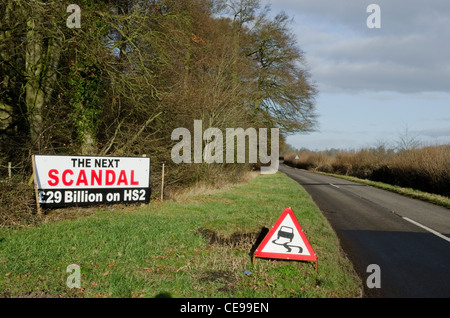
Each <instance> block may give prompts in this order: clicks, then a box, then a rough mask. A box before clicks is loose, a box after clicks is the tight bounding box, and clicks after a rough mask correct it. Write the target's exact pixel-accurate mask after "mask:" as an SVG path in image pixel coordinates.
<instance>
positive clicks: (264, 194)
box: [0, 173, 361, 298]
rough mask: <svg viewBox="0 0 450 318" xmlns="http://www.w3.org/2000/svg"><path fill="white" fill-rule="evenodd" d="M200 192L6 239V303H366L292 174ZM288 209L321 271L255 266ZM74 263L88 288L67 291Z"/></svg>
mask: <svg viewBox="0 0 450 318" xmlns="http://www.w3.org/2000/svg"><path fill="white" fill-rule="evenodd" d="M202 192H203V193H200V194H191V195H188V196H184V197H183V199H182V200H181V199H180V200H179V201H178V202H176V201H171V202H164V203H151V204H149V205H147V206H141V207H138V206H129V207H125V206H115V207H110V208H98V210H97V211H96V212H95V213H94V214H92V215H90V216H86V217H79V218H76V219H74V220H64V221H56V222H50V223H46V224H42V225H39V226H37V227H29V228H25V229H15V230H13V229H2V230H0V296H4V297H5V296H6V297H186V298H191V297H199V298H203V297H246V298H252V297H267V298H275V297H279V298H287V297H358V296H360V293H361V281H360V279H359V278H358V277H357V275H356V273H355V271H354V270H353V267H352V265H351V264H350V262H349V260H348V259H347V258H346V257H345V256H344V255H343V253H342V251H341V249H340V247H339V243H338V239H337V238H336V236H335V234H334V232H333V230H332V229H331V227H330V226H329V224H328V222H327V221H326V220H325V218H324V217H323V216H322V214H321V212H320V211H319V209H318V208H317V207H316V205H315V204H314V203H313V201H312V200H311V198H310V197H309V195H308V194H307V193H306V192H305V191H304V189H303V188H301V186H299V185H298V184H297V183H296V182H294V181H292V180H291V179H289V178H288V177H286V176H285V175H284V174H281V173H277V174H275V175H266V176H258V177H256V178H254V179H252V180H250V181H249V182H248V183H245V184H240V185H236V186H230V187H227V188H226V189H222V190H210V191H202ZM287 206H290V207H291V208H292V209H293V211H294V213H295V215H296V217H297V219H298V220H299V222H300V224H301V226H302V228H303V229H304V231H305V233H306V236H307V237H308V240H309V242H310V243H311V245H312V247H313V249H314V250H315V252H316V254H317V255H318V260H319V262H318V272H316V271H315V268H314V263H311V262H298V261H278V260H268V259H259V258H258V259H256V261H255V263H254V264H252V262H251V257H250V255H249V252H250V250H251V248H252V245H253V244H254V243H255V241H256V239H257V236H258V235H259V233H260V232H261V230H262V228H264V227H267V228H270V227H271V226H272V225H273V224H274V222H275V221H276V220H277V218H278V217H279V216H280V214H281V213H282V212H283V210H284V208H286V207H287ZM53 213H59V212H58V211H54V212H53ZM60 213H63V211H61V212H60ZM70 264H78V265H80V267H81V288H80V289H76V288H74V289H69V288H68V287H67V286H66V280H67V278H68V276H69V275H70V273H67V272H66V268H67V266H68V265H70ZM244 270H247V271H248V272H246V273H244Z"/></svg>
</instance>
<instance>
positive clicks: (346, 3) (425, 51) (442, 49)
mask: <svg viewBox="0 0 450 318" xmlns="http://www.w3.org/2000/svg"><path fill="white" fill-rule="evenodd" d="M262 2H263V3H267V2H268V1H265V2H264V1H262ZM269 3H271V8H272V13H273V14H276V13H277V12H280V11H285V12H286V13H287V14H288V15H289V16H291V17H293V23H292V26H291V28H292V31H293V33H294V34H295V36H296V38H297V40H298V45H299V47H300V48H301V49H302V50H303V51H304V52H305V58H306V65H305V67H306V68H307V69H308V70H309V71H310V73H311V75H312V80H313V81H314V82H315V83H316V85H317V87H318V89H319V95H318V96H317V102H316V107H317V114H318V115H319V117H318V127H317V131H316V132H313V133H309V134H303V135H295V136H289V137H288V139H287V141H288V143H289V144H290V145H292V146H293V147H295V148H302V147H305V148H308V149H311V150H324V149H330V148H340V149H359V148H363V147H371V146H376V145H379V144H385V145H393V144H394V143H395V141H397V140H398V139H399V136H400V135H404V134H405V133H406V131H408V135H409V136H410V137H414V138H415V139H417V140H420V141H421V142H423V144H450V4H449V3H448V0H430V1H423V0H371V1H364V0H341V1H336V0H272V1H270V2H269ZM372 3H375V4H378V5H379V6H380V8H381V28H379V29H369V28H368V27H367V24H366V20H367V18H368V17H369V15H370V14H371V13H367V12H366V8H367V6H368V5H369V4H372Z"/></svg>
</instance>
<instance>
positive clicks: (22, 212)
mask: <svg viewBox="0 0 450 318" xmlns="http://www.w3.org/2000/svg"><path fill="white" fill-rule="evenodd" d="M39 220H40V216H38V215H37V214H36V201H35V197H34V191H33V188H32V186H29V185H28V184H26V183H25V182H22V181H18V180H15V179H6V180H1V181H0V227H15V226H19V225H20V226H23V225H29V224H36V223H37V222H39Z"/></svg>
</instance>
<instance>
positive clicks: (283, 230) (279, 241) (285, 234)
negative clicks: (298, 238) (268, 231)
mask: <svg viewBox="0 0 450 318" xmlns="http://www.w3.org/2000/svg"><path fill="white" fill-rule="evenodd" d="M293 239H294V229H293V228H292V227H289V226H282V227H280V229H279V230H278V232H277V238H276V239H275V240H273V241H272V243H273V244H276V245H280V246H283V247H284V248H285V249H286V252H287V253H291V252H292V248H298V253H302V252H303V249H302V248H301V246H297V245H289V244H290V243H292V240H293Z"/></svg>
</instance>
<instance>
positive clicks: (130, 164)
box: [33, 155, 150, 208]
mask: <svg viewBox="0 0 450 318" xmlns="http://www.w3.org/2000/svg"><path fill="white" fill-rule="evenodd" d="M33 171H34V181H35V184H36V200H37V203H38V206H39V205H40V206H41V207H44V208H53V207H69V206H83V205H101V204H118V203H148V202H149V201H150V158H131V157H94V156H47V155H35V156H33Z"/></svg>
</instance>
